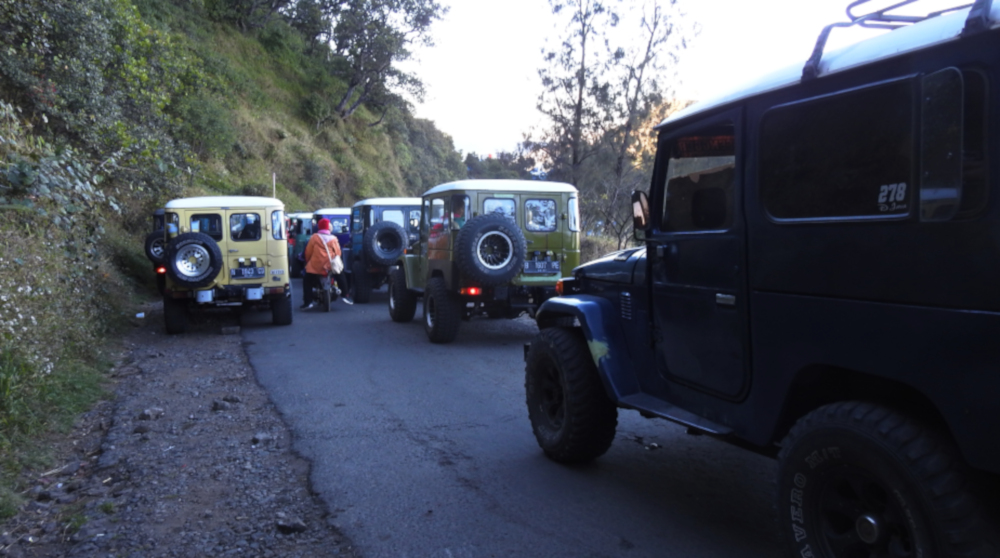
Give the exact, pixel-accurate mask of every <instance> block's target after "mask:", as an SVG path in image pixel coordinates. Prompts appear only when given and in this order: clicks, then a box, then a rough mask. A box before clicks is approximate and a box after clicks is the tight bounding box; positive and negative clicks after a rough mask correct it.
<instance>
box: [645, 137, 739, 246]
mask: <svg viewBox="0 0 1000 558" xmlns="http://www.w3.org/2000/svg"><path fill="white" fill-rule="evenodd" d="M668 150H669V151H668V153H669V154H670V159H669V161H668V163H667V180H666V183H667V184H666V189H665V190H666V194H665V197H664V202H663V223H662V225H663V230H665V231H672V232H691V231H711V230H726V229H728V228H729V227H730V226H731V225H732V223H733V189H734V181H735V176H736V172H735V170H736V142H735V136H734V135H733V126H732V124H726V125H722V126H714V127H712V128H706V129H704V130H699V131H698V132H696V133H694V134H690V135H686V136H683V137H680V138H676V139H674V140H673V141H672V142H671V143H670V145H669V146H668Z"/></svg>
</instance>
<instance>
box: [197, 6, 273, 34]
mask: <svg viewBox="0 0 1000 558" xmlns="http://www.w3.org/2000/svg"><path fill="white" fill-rule="evenodd" d="M291 3H292V0H206V1H205V8H206V9H207V10H208V14H209V16H210V17H211V18H212V19H214V20H216V21H222V22H226V23H232V24H234V25H236V26H237V27H239V28H240V30H242V31H244V32H246V31H249V30H251V29H260V28H262V27H264V26H265V25H267V24H268V23H269V22H270V21H271V18H273V17H274V16H275V15H277V14H278V13H279V12H280V11H282V10H284V9H286V8H287V7H288V6H289V5H290V4H291Z"/></svg>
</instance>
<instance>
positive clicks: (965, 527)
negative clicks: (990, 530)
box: [778, 401, 996, 558]
mask: <svg viewBox="0 0 1000 558" xmlns="http://www.w3.org/2000/svg"><path fill="white" fill-rule="evenodd" d="M781 447H782V449H781V453H780V454H779V456H778V459H779V467H778V523H779V527H780V528H781V530H782V534H783V535H784V538H785V540H786V542H787V544H788V546H789V555H790V556H792V555H794V556H805V555H806V554H808V555H810V556H815V557H816V558H842V557H844V556H873V557H882V556H885V557H890V556H924V557H928V558H930V557H935V558H961V557H964V558H973V557H976V558H980V557H982V558H985V557H986V556H996V549H989V548H987V543H986V534H985V530H984V528H985V524H984V521H983V518H982V517H981V516H980V512H979V508H978V505H977V504H976V502H975V499H974V497H973V495H972V493H971V491H970V484H969V481H968V474H967V473H966V472H965V465H964V463H963V462H962V461H961V459H960V458H959V456H958V452H957V450H956V448H955V447H954V445H953V444H952V443H951V441H950V439H948V437H947V436H946V435H945V434H943V433H942V432H938V431H935V430H931V429H928V428H926V427H924V426H922V425H920V424H919V423H918V422H916V421H914V420H912V419H910V418H909V417H907V416H906V415H903V414H901V413H898V412H896V411H893V410H891V409H888V408H886V407H882V406H879V405H875V404H872V403H864V402H859V401H847V402H840V403H833V404H830V405H826V406H823V407H820V408H819V409H816V410H815V411H813V412H811V413H809V414H808V415H806V416H804V417H802V418H801V419H799V421H798V422H797V423H796V424H795V426H794V427H793V428H792V430H791V432H789V433H788V435H787V436H786V437H785V439H784V441H783V442H782V444H781ZM807 550H808V552H807Z"/></svg>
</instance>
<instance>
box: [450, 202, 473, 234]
mask: <svg viewBox="0 0 1000 558" xmlns="http://www.w3.org/2000/svg"><path fill="white" fill-rule="evenodd" d="M470 213H472V209H471V204H470V203H469V196H464V195H461V194H455V195H453V196H452V197H451V217H452V219H451V226H452V228H453V229H456V230H457V229H460V228H462V227H463V226H464V225H465V221H466V219H468V218H469V214H470Z"/></svg>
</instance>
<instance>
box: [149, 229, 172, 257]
mask: <svg viewBox="0 0 1000 558" xmlns="http://www.w3.org/2000/svg"><path fill="white" fill-rule="evenodd" d="M145 250H146V257H147V258H149V261H151V262H153V263H155V264H162V263H163V259H164V256H166V252H167V238H166V234H165V233H164V232H163V231H155V232H151V233H149V234H147V235H146V244H145Z"/></svg>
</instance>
